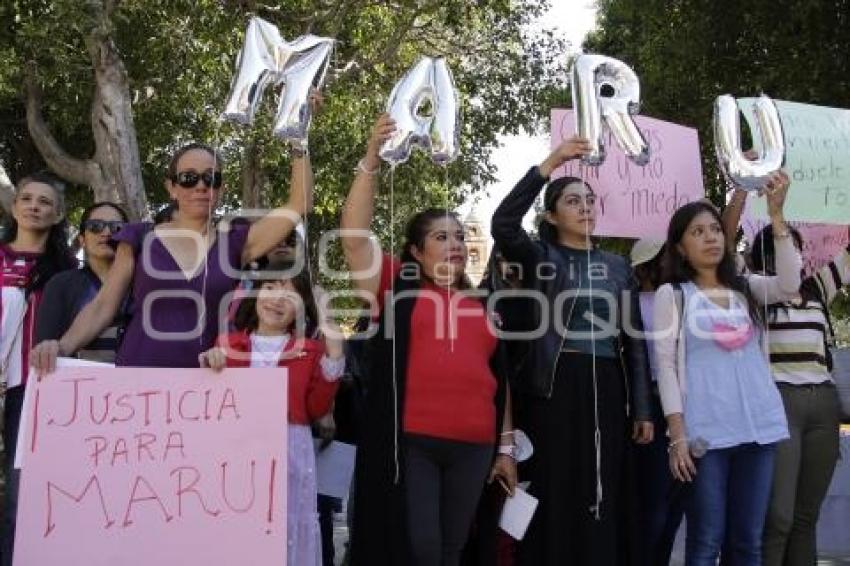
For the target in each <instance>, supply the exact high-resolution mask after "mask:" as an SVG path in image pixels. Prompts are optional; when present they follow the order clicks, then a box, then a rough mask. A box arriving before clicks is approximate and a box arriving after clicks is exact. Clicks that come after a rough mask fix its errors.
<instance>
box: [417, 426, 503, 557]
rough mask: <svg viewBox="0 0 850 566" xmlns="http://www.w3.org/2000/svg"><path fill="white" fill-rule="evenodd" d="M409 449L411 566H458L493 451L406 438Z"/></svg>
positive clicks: (477, 446)
mask: <svg viewBox="0 0 850 566" xmlns="http://www.w3.org/2000/svg"><path fill="white" fill-rule="evenodd" d="M405 449H406V455H405V458H406V464H405V485H406V488H407V494H406V502H407V517H408V530H409V533H410V542H411V548H412V552H413V557H414V563H413V564H412V565H411V566H457V565H458V564H459V563H460V556H461V551H462V550H463V546H464V543H465V542H466V538H467V536H468V535H469V527H470V525H471V524H472V519H473V517H474V515H475V509H476V506H477V505H478V499H479V497H480V496H481V491H482V489H483V488H484V484H485V481H486V479H487V474H488V472H489V471H490V464H491V462H492V460H493V446H491V445H489V444H471V443H466V442H455V441H452V440H441V439H437V438H432V437H427V436H419V435H406V436H405Z"/></svg>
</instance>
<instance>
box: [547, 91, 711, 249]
mask: <svg viewBox="0 0 850 566" xmlns="http://www.w3.org/2000/svg"><path fill="white" fill-rule="evenodd" d="M574 116H575V115H574V113H573V111H572V110H565V109H561V108H555V109H553V110H552V135H551V140H550V142H551V147H553V148H554V147H556V146H557V145H558V144H560V143H561V142H562V141H563V140H566V139H568V138H570V137H572V136H573V135H575V117H574ZM635 121H636V123H637V125H638V127H639V128H640V130H641V132H643V135H644V137H646V140H647V141H648V142H649V147H650V160H649V163H648V164H647V165H645V166H643V167H640V166H638V165H635V164H634V163H632V162H631V161H629V159H628V158H627V157H626V156H625V155H624V154H623V152H622V150H621V149H620V148H619V146H618V145H617V143H616V142H615V141H614V140H613V139H612V138H611V136H610V134H609V135H608V136H607V139H606V142H605V148H606V152H607V155H608V157H607V159H606V160H605V163H603V164H602V165H600V166H599V167H588V166H585V165H583V164H581V162H580V161H569V162H567V163H566V164H565V165H564V166H563V167H559V168H558V169H557V170H556V171H555V172H554V173H553V174H552V178H557V177H564V176H567V175H570V176H573V177H580V178H582V179H584V180H586V181H587V182H588V183H589V184H590V186H591V187H593V190H594V191H595V192H596V195H597V214H598V216H597V220H596V232H595V233H596V234H597V235H599V236H621V237H630V238H644V237H651V238H664V237H665V236H666V235H667V224H668V223H669V221H670V217H671V216H672V215H673V213H674V212H675V211H676V209H677V208H679V207H680V206H682V205H683V204H685V203H688V202H691V201H694V200H698V199H701V198H703V196H704V194H705V190H704V188H703V183H702V164H701V162H700V154H699V141H698V139H697V131H696V130H695V129H692V128H686V127H684V126H680V125H678V124H673V123H670V122H664V121H662V120H656V119H654V118H647V117H646V116H636V117H635Z"/></svg>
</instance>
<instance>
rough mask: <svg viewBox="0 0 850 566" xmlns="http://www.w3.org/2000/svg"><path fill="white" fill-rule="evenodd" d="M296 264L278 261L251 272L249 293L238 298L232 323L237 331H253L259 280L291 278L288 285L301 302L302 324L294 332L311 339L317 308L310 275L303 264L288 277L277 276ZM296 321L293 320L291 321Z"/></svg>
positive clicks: (255, 327) (255, 320)
mask: <svg viewBox="0 0 850 566" xmlns="http://www.w3.org/2000/svg"><path fill="white" fill-rule="evenodd" d="M296 267H297V264H296V263H295V262H294V261H291V260H281V261H276V262H272V263H269V264H267V265H265V266H264V267H263V268H262V269H258V270H256V271H254V272H253V273H252V275H251V278H250V279H251V280H252V281H253V287H252V288H253V291H254V292H252V293H251V295H250V296H248V297H246V298H244V299H242V302H241V303H240V304H239V308H238V309H236V314H235V316H234V318H233V324H234V326H235V327H236V328H237V329H238V330H244V331H246V332H254V331H255V330H256V329H257V325H258V324H259V318H258V317H257V293H258V292H259V291H260V287H261V286H262V284H263V283H268V282H276V281H281V280H284V279H289V280H290V281H292V286H293V287H295V292H296V293H298V296H299V297H301V301H302V302H303V303H304V318H305V321H304V323H305V324H304V327H303V328H295V334H299V335H303V336H306V337H307V338H312V337H313V335H314V334H315V331H316V328H317V327H318V321H319V316H318V309H317V308H316V299H315V298H314V297H313V289H312V287H311V285H310V276H309V274H308V271H307V269H306V268H305V267H302V268H301V269H300V270H299V271H298V272H297V273H295V275H293V276H292V277H290V278H285V277H281V272H291V271H292V272H294V270H295V268H296ZM298 322H299V320H298V319H297V318H296V319H295V324H297V323H298Z"/></svg>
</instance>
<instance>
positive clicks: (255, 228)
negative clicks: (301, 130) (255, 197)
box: [242, 151, 313, 265]
mask: <svg viewBox="0 0 850 566" xmlns="http://www.w3.org/2000/svg"><path fill="white" fill-rule="evenodd" d="M312 209H313V167H312V165H311V164H310V154H309V153H307V152H306V151H305V152H303V153H296V154H293V159H292V173H291V176H290V182H289V199H288V200H287V202H286V204H284V205H283V206H280V207H278V208H275V209H273V210H271V211H269V212H268V213H267V214H266V215H265V216H263V217H262V218H260V219H259V220H257V221H256V222H254V223H253V224H252V225H251V228H250V229H249V230H248V237H247V239H246V240H245V247H244V248H243V250H242V264H243V265H245V264H247V263H249V262H250V261H252V260H255V259H257V258H259V257H263V256H264V255H266V254H267V253H269V251H271V250H272V248H274V247H275V246H276V245H278V244H279V243H280V242H282V241H283V240H284V239H285V238H286V237H287V236H288V235H289V234H290V233H291V232H292V231H293V230H294V229H295V227H296V226H297V225H298V223H299V222H300V221H301V219H302V218H303V217H304V216H305V215H307V214H308V213H309V212H310V211H311V210H312Z"/></svg>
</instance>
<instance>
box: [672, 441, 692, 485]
mask: <svg viewBox="0 0 850 566" xmlns="http://www.w3.org/2000/svg"><path fill="white" fill-rule="evenodd" d="M669 451H670V473H672V474H673V477H674V478H676V479H677V480H679V481H681V482H692V481H693V480H694V477H696V475H697V468H696V466H695V465H694V460H693V458H691V450H690V448H689V447H688V443H687V441H682V442H678V443H676V444H672V443H671V446H670V448H669Z"/></svg>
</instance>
